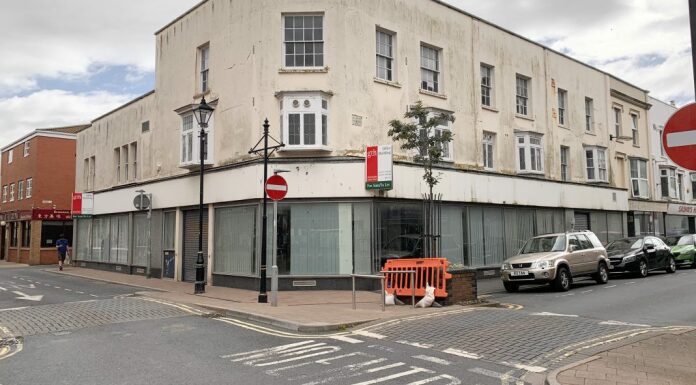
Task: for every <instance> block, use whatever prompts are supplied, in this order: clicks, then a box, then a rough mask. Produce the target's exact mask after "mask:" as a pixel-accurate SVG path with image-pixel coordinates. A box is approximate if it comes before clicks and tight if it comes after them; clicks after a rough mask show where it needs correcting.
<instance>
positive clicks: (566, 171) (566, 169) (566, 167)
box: [561, 146, 570, 182]
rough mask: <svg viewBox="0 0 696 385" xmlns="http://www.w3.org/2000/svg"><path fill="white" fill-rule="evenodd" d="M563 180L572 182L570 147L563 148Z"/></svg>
mask: <svg viewBox="0 0 696 385" xmlns="http://www.w3.org/2000/svg"><path fill="white" fill-rule="evenodd" d="M561 180H562V181H566V182H567V181H569V180H570V147H568V146H561Z"/></svg>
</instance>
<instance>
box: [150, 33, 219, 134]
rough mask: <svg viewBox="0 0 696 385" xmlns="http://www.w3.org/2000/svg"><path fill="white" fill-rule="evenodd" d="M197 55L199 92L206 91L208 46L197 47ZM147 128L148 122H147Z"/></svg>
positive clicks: (208, 59) (208, 84)
mask: <svg viewBox="0 0 696 385" xmlns="http://www.w3.org/2000/svg"><path fill="white" fill-rule="evenodd" d="M198 57H199V59H200V62H199V69H200V77H201V78H200V82H201V83H200V90H201V92H206V91H208V89H210V77H209V74H208V68H209V65H210V46H209V45H207V44H206V45H204V46H202V47H200V48H198ZM148 129H149V124H148Z"/></svg>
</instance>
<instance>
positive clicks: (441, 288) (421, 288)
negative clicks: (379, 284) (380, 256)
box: [382, 258, 452, 298]
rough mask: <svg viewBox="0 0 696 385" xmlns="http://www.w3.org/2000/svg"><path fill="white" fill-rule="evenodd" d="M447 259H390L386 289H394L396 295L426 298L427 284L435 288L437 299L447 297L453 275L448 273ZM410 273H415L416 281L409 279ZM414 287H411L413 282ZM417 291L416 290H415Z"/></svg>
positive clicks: (386, 276)
mask: <svg viewBox="0 0 696 385" xmlns="http://www.w3.org/2000/svg"><path fill="white" fill-rule="evenodd" d="M448 265H449V261H448V260H447V258H418V259H390V260H387V263H386V264H385V265H384V269H383V270H382V272H383V273H384V276H385V283H384V285H385V289H386V290H389V289H393V290H394V294H395V295H398V296H405V295H409V294H412V293H413V292H414V291H415V295H417V296H419V297H423V296H425V287H426V285H427V284H430V286H433V287H435V297H436V298H438V297H439V298H443V297H447V289H446V287H447V280H448V279H450V278H452V274H450V273H448V272H447V266H448ZM408 271H415V274H414V277H415V279H414V280H411V279H409V275H410V274H408V273H407V272H408ZM412 281H415V282H414V283H413V285H414V286H411V285H412V284H411V282H412ZM414 289H415V290H414Z"/></svg>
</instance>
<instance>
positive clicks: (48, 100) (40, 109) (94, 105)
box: [0, 90, 136, 146]
mask: <svg viewBox="0 0 696 385" xmlns="http://www.w3.org/2000/svg"><path fill="white" fill-rule="evenodd" d="M135 97H136V95H123V94H112V93H109V92H103V91H95V92H85V93H71V92H69V91H63V90H41V91H37V92H34V93H31V94H29V95H27V96H14V97H10V98H7V99H2V100H0V143H2V145H3V146H4V145H5V144H7V143H9V142H11V141H13V140H16V139H18V138H20V137H21V136H23V135H25V134H26V133H28V132H30V131H32V130H34V129H37V128H48V127H60V126H71V125H75V124H83V123H89V122H90V121H91V120H92V119H95V118H97V117H98V116H100V115H102V114H104V113H106V112H108V111H110V110H112V109H114V108H116V107H118V106H120V105H122V104H124V103H126V102H127V101H129V100H131V99H133V98H135Z"/></svg>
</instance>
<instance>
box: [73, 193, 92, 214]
mask: <svg viewBox="0 0 696 385" xmlns="http://www.w3.org/2000/svg"><path fill="white" fill-rule="evenodd" d="M71 212H72V217H73V218H91V217H92V215H93V214H94V194H93V193H73V194H72V206H71Z"/></svg>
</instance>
